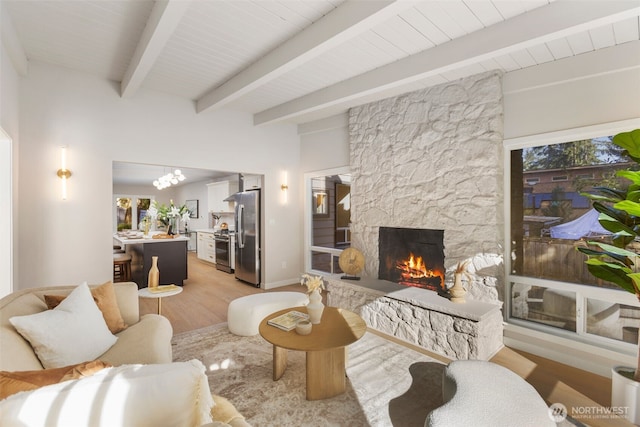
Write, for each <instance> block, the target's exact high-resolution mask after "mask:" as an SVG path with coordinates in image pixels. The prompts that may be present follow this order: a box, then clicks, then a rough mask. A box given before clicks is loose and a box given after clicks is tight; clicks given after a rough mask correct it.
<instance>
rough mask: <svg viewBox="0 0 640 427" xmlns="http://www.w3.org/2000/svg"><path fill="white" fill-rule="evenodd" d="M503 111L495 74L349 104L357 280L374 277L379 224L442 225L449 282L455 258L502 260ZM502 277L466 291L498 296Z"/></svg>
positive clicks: (377, 266)
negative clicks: (360, 258)
mask: <svg viewBox="0 0 640 427" xmlns="http://www.w3.org/2000/svg"><path fill="white" fill-rule="evenodd" d="M502 111H503V106H502V78H501V74H500V73H498V72H487V73H483V74H478V75H473V76H469V77H465V78H462V79H460V80H457V81H454V82H448V83H444V84H441V85H437V86H433V87H430V88H427V89H423V90H419V91H415V92H410V93H407V94H403V95H400V96H396V97H393V98H387V99H384V100H381V101H377V102H373V103H370V104H365V105H361V106H358V107H354V108H352V109H351V110H350V111H349V138H350V158H351V165H350V169H351V176H352V185H351V232H352V234H351V237H352V239H351V246H353V247H355V248H358V249H359V250H361V251H362V252H363V254H364V256H365V270H364V272H363V273H362V276H363V277H365V278H371V279H377V278H378V274H379V272H380V270H381V266H380V262H381V261H380V259H381V258H380V254H379V248H380V245H379V236H380V232H379V231H380V228H382V227H389V228H413V229H431V230H443V231H444V235H443V241H444V255H445V268H446V273H445V285H446V286H447V287H448V286H450V285H451V284H452V282H453V277H452V270H453V269H455V267H456V265H457V264H458V262H460V261H463V260H466V259H469V258H478V257H484V256H487V257H489V258H491V260H492V262H493V259H494V258H496V257H497V258H501V257H502V242H503V241H504V238H503V235H504V232H503V229H504V227H503V223H504V218H503V185H502V182H503V158H502V153H503V149H502V140H503V117H502V114H503V113H502ZM480 264H482V265H481V266H479V267H478V269H480V268H485V267H486V264H487V262H485V261H484V260H482V261H481V262H480ZM500 280H501V277H500V275H499V274H498V275H497V276H494V277H491V276H490V275H485V276H483V277H482V278H478V283H479V284H480V286H477V287H476V286H473V287H472V288H473V289H470V292H471V293H472V295H473V296H474V298H477V299H481V300H483V301H488V302H497V301H498V297H499V295H500V296H501V294H502V291H501V290H500V289H496V285H497V286H498V288H499V286H500V284H499V283H497V282H498V281H500Z"/></svg>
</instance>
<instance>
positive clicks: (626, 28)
mask: <svg viewBox="0 0 640 427" xmlns="http://www.w3.org/2000/svg"><path fill="white" fill-rule="evenodd" d="M613 33H614V35H615V38H616V43H618V44H621V43H626V42H630V41H633V40H639V39H640V18H638V17H637V16H636V17H633V18H629V19H625V20H624V21H621V22H616V23H615V24H613Z"/></svg>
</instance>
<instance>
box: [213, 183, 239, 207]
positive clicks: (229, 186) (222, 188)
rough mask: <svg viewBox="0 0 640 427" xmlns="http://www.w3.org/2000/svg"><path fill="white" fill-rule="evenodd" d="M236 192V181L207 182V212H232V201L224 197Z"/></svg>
mask: <svg viewBox="0 0 640 427" xmlns="http://www.w3.org/2000/svg"><path fill="white" fill-rule="evenodd" d="M237 192H238V181H220V182H212V183H211V184H207V193H208V199H209V200H208V208H209V212H215V213H224V212H233V207H234V204H233V202H225V201H224V199H226V198H227V197H229V196H230V195H232V194H234V193H237Z"/></svg>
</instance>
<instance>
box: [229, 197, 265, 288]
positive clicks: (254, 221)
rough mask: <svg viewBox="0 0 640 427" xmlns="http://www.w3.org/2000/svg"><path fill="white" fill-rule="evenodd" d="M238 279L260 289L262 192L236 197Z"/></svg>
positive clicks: (236, 269) (236, 271) (236, 270)
mask: <svg viewBox="0 0 640 427" xmlns="http://www.w3.org/2000/svg"><path fill="white" fill-rule="evenodd" d="M234 198H235V203H236V207H235V216H236V248H235V250H236V268H235V273H236V279H239V280H242V281H243V282H246V283H249V284H251V285H254V286H256V287H260V190H249V191H241V192H239V193H236V194H235V196H234Z"/></svg>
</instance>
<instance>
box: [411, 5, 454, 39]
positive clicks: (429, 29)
mask: <svg viewBox="0 0 640 427" xmlns="http://www.w3.org/2000/svg"><path fill="white" fill-rule="evenodd" d="M400 17H401V18H402V19H404V20H405V21H406V22H408V23H409V25H411V26H412V27H413V28H415V29H416V31H418V32H420V34H422V35H423V36H425V37H426V38H427V39H428V40H429V41H430V42H431V44H432V45H433V46H436V45H439V44H441V43H446V42H448V41H449V40H450V39H449V37H448V36H447V35H446V34H445V33H443V32H442V30H440V29H439V28H438V27H437V26H436V25H435V24H434V23H433V22H431V21H430V20H429V18H427V17H426V16H424V15H423V14H422V13H421V12H420V11H419V10H417V9H415V8H414V9H412V10H410V11H406V12H404V13H401V14H400Z"/></svg>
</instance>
